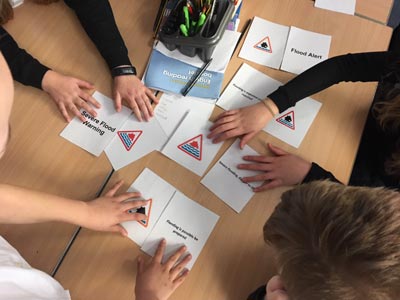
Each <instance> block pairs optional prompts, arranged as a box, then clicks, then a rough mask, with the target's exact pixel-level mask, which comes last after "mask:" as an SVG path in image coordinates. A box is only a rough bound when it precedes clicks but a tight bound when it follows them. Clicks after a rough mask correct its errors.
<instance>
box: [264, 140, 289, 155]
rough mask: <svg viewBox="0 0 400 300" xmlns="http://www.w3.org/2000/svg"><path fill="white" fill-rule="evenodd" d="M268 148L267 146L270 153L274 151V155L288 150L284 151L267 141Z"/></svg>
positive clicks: (282, 153)
mask: <svg viewBox="0 0 400 300" xmlns="http://www.w3.org/2000/svg"><path fill="white" fill-rule="evenodd" d="M268 148H269V150H271V151H272V153H274V154H275V155H278V156H280V155H286V154H288V152H286V151H284V150H283V149H281V148H279V147H277V146H274V145H272V144H270V143H268Z"/></svg>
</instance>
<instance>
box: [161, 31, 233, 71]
mask: <svg viewBox="0 0 400 300" xmlns="http://www.w3.org/2000/svg"><path fill="white" fill-rule="evenodd" d="M239 38H240V32H237V31H231V30H225V32H224V34H223V36H222V38H221V40H220V41H219V42H218V44H217V46H216V47H215V49H214V52H213V54H212V58H213V61H212V62H211V64H210V65H209V66H208V68H207V70H208V71H214V72H224V71H225V70H226V68H227V66H228V63H229V61H230V59H231V56H232V53H233V51H234V50H235V46H236V44H237V41H238V40H239ZM154 48H155V49H157V50H158V51H160V52H161V53H163V54H164V55H167V56H169V57H172V58H175V59H177V60H180V61H183V62H185V63H188V64H191V65H192V66H195V67H198V68H201V67H202V66H203V65H204V61H202V60H201V59H200V58H199V57H198V56H197V55H196V56H195V57H189V56H186V55H183V54H182V53H181V52H179V50H177V49H175V50H174V51H169V50H168V49H167V48H166V47H165V46H164V44H163V43H162V42H158V43H157V44H156V45H155V47H154Z"/></svg>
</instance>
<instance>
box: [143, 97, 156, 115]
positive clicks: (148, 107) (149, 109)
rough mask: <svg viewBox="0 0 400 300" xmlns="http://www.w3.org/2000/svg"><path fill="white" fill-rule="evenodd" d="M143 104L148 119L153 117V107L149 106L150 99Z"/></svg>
mask: <svg viewBox="0 0 400 300" xmlns="http://www.w3.org/2000/svg"><path fill="white" fill-rule="evenodd" d="M145 104H146V108H147V111H148V112H149V115H150V117H152V116H154V111H153V106H151V103H150V99H148V100H147V101H146V102H145Z"/></svg>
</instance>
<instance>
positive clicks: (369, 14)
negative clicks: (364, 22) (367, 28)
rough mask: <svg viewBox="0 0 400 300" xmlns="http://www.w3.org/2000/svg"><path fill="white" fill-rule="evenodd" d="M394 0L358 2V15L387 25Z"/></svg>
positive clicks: (360, 0) (358, 0) (359, 0)
mask: <svg viewBox="0 0 400 300" xmlns="http://www.w3.org/2000/svg"><path fill="white" fill-rule="evenodd" d="M392 7H393V0H357V2H356V15H358V16H361V17H366V18H369V19H371V20H374V21H378V22H380V23H382V24H387V22H388V20H389V16H390V12H391V11H392Z"/></svg>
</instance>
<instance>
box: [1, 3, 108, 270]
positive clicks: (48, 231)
mask: <svg viewBox="0 0 400 300" xmlns="http://www.w3.org/2000/svg"><path fill="white" fill-rule="evenodd" d="M5 28H6V29H7V30H8V31H9V32H10V34H11V35H12V36H13V37H14V39H15V40H16V41H17V42H18V43H19V45H20V47H22V48H25V49H27V50H28V52H30V53H32V54H33V56H35V57H36V58H38V59H39V60H40V61H42V62H43V63H44V64H46V65H47V66H49V67H51V68H53V69H55V70H58V71H61V72H63V73H65V74H69V75H72V76H76V77H78V78H81V79H85V80H88V81H91V82H93V83H94V84H95V86H96V87H99V89H100V91H101V92H103V93H106V94H108V95H110V94H111V84H110V83H111V76H110V75H109V71H108V69H107V67H106V64H105V63H104V62H103V59H102V58H101V56H100V54H98V52H97V51H96V49H95V46H94V45H93V44H92V43H91V42H90V40H89V38H87V37H86V34H85V33H84V31H83V29H82V28H81V26H80V24H79V22H78V20H77V18H76V17H75V15H74V14H73V12H71V10H70V9H69V8H68V7H67V6H66V5H65V4H64V3H62V2H59V3H55V4H52V5H49V6H43V5H36V4H33V3H31V2H29V1H27V3H25V4H23V5H22V6H20V7H18V8H17V9H15V17H14V20H12V21H10V22H9V23H8V24H7V25H6V26H5ZM100 87H101V88H100ZM65 126H66V122H65V121H64V119H63V118H62V116H61V114H60V113H59V111H58V109H57V108H56V105H55V104H54V103H53V101H52V100H51V99H50V97H49V96H48V95H47V94H46V93H45V92H43V91H40V90H38V89H34V88H31V87H26V86H23V85H21V84H19V83H15V102H14V107H13V110H12V116H11V135H12V137H11V141H10V144H9V145H8V149H7V153H6V155H5V156H4V158H3V159H2V160H1V161H0V182H1V183H8V184H13V185H18V186H22V187H25V188H29V189H34V190H38V191H42V192H48V193H52V194H57V195H60V196H64V197H69V198H72V199H79V200H89V199H93V198H94V197H95V195H96V194H97V192H98V190H99V189H100V187H101V185H102V184H103V182H104V180H105V178H106V176H107V175H108V174H109V172H110V170H111V165H110V164H109V162H108V160H107V158H106V157H105V155H102V156H100V157H99V158H96V157H94V156H92V155H91V154H89V153H87V152H85V151H83V150H81V149H80V148H78V147H77V146H75V145H73V144H71V143H69V142H68V141H66V140H65V139H63V138H61V137H60V136H59V134H60V132H61V131H62V129H63V128H64V127H65ZM75 229H76V227H75V226H72V225H67V224H61V223H54V224H53V223H46V224H38V225H18V226H17V225H1V226H0V234H1V235H2V236H4V237H5V238H6V239H7V240H8V241H9V242H10V243H11V244H12V245H13V246H14V247H16V248H17V250H19V251H20V252H21V254H22V256H23V257H25V258H26V260H27V261H28V262H29V263H30V264H31V265H32V266H34V267H36V268H39V269H41V270H43V271H45V272H48V273H50V272H51V271H52V270H53V268H54V267H55V265H56V263H57V261H58V259H59V257H60V255H61V254H62V252H63V251H64V249H65V247H66V245H67V244H68V242H69V240H70V238H71V235H72V233H73V232H74V230H75Z"/></svg>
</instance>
